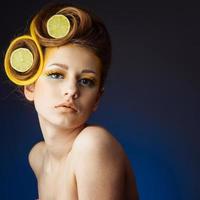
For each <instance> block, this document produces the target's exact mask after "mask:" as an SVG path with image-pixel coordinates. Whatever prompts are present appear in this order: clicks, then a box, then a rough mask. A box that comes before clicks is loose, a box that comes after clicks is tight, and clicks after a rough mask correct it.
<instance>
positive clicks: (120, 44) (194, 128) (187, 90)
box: [0, 0, 200, 200]
mask: <svg viewBox="0 0 200 200" xmlns="http://www.w3.org/2000/svg"><path fill="white" fill-rule="evenodd" d="M45 2H48V1H24V2H23V1H19V0H18V1H16V2H12V3H10V2H5V5H4V6H2V5H1V12H0V17H1V29H0V30H1V31H0V36H1V37H0V41H1V62H0V65H1V70H0V71H1V74H0V109H1V115H0V128H1V129H0V130H1V143H0V153H1V165H0V195H1V196H0V199H3V200H13V199H24V200H28V199H30V200H32V199H34V198H35V197H37V185H36V179H35V177H34V175H33V172H32V171H31V169H30V167H29V165H28V159H27V156H28V153H29V151H30V149H31V147H32V146H33V145H34V144H35V143H36V142H37V141H39V140H41V139H42V136H41V132H40V128H39V124H38V119H37V115H36V113H35V111H34V109H32V107H31V106H30V105H28V104H27V103H25V102H24V101H23V99H22V98H21V97H20V96H18V95H17V94H16V93H14V92H13V90H14V89H15V87H14V86H13V85H12V84H10V82H9V81H8V80H7V78H6V76H5V74H4V72H3V60H2V59H3V54H4V52H5V49H6V47H7V45H8V43H9V41H10V39H12V37H13V36H16V35H18V34H19V33H20V32H23V30H24V27H25V25H26V22H27V20H28V19H30V16H32V15H33V14H34V13H35V12H36V11H37V9H38V8H40V7H41V6H42V5H43V4H44V3H45ZM71 2H73V1H71ZM131 3H132V1H127V0H125V1H123V2H120V3H117V2H115V3H111V2H108V1H104V0H101V1H98V2H95V1H92V0H91V1H89V0H88V1H84V0H82V1H81V0H80V1H76V4H77V5H81V6H84V7H86V8H90V9H92V10H93V11H95V12H96V13H97V14H98V15H99V16H101V17H102V18H103V20H104V21H105V23H106V25H107V27H108V30H109V32H110V34H111V37H112V42H113V63H112V68H111V71H110V75H109V78H108V82H107V85H106V91H105V95H104V96H103V98H102V101H101V104H100V108H99V110H98V112H96V113H95V114H94V115H93V117H92V118H91V120H90V121H91V122H95V123H98V124H101V125H103V126H105V127H106V128H108V129H109V130H110V131H111V132H112V134H113V135H114V136H115V137H116V138H117V139H118V140H119V142H120V143H121V144H122V145H123V147H124V149H125V151H126V153H127V155H128V157H129V159H130V161H131V164H132V167H133V168H134V171H135V175H136V181H137V186H138V191H139V195H140V199H141V200H169V199H170V200H199V199H200V192H199V191H200V182H199V178H200V173H199V169H200V159H199V157H200V145H199V143H200V142H199V141H200V136H199V132H200V123H199V122H200V106H199V102H200V81H199V80H200V77H199V75H200V70H199V66H200V61H199V53H200V28H199V27H200V26H199V25H200V12H199V8H198V7H197V6H196V5H193V6H190V5H189V4H187V5H183V4H181V6H182V7H180V6H178V4H177V5H175V4H173V5H157V6H153V5H147V4H144V5H136V4H135V5H134V4H133V3H132V4H131ZM11 4H12V7H11Z"/></svg>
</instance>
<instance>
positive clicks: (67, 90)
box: [64, 81, 79, 100]
mask: <svg viewBox="0 0 200 200" xmlns="http://www.w3.org/2000/svg"><path fill="white" fill-rule="evenodd" d="M64 96H65V98H66V99H67V100H69V99H72V100H75V99H77V98H78V97H79V88H78V86H77V83H76V81H68V82H67V83H65V86H64Z"/></svg>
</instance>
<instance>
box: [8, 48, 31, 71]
mask: <svg viewBox="0 0 200 200" xmlns="http://www.w3.org/2000/svg"><path fill="white" fill-rule="evenodd" d="M10 64H11V67H12V68H13V69H15V70H16V71H18V72H26V71H27V70H29V69H30V68H31V67H32V64H33V54H32V53H31V51H30V50H29V49H27V48H18V49H15V50H14V51H13V52H12V53H11V56H10Z"/></svg>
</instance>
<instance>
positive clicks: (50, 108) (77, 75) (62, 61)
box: [25, 44, 101, 128]
mask: <svg viewBox="0 0 200 200" xmlns="http://www.w3.org/2000/svg"><path fill="white" fill-rule="evenodd" d="M100 81H101V62H100V60H99V58H98V57H97V56H95V54H94V53H92V52H91V51H90V50H88V49H87V48H84V47H80V46H78V45H73V44H70V45H65V46H61V47H53V48H47V49H46V51H45V55H44V69H43V72H42V74H41V75H40V77H39V78H38V80H37V81H36V82H35V84H34V85H32V86H29V87H30V88H31V89H30V88H29V87H27V86H26V87H25V96H26V97H27V96H29V97H27V98H28V99H29V100H33V101H34V105H35V108H36V111H37V113H38V116H39V118H40V119H42V120H43V121H44V120H45V121H46V122H49V123H52V124H54V125H57V126H58V127H60V128H74V127H76V126H80V125H82V124H83V123H85V122H86V121H87V119H88V118H89V116H90V114H91V113H92V112H93V111H95V110H96V107H97V103H98V100H99V98H100V95H101V92H100ZM28 88H29V89H28ZM30 96H31V97H30Z"/></svg>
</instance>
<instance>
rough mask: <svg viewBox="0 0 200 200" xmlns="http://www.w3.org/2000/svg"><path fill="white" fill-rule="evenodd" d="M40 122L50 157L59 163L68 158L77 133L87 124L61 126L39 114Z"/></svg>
mask: <svg viewBox="0 0 200 200" xmlns="http://www.w3.org/2000/svg"><path fill="white" fill-rule="evenodd" d="M39 122H40V127H41V130H42V134H43V137H44V141H45V146H46V150H47V155H48V158H49V159H50V160H51V161H52V162H57V163H60V162H61V161H62V160H64V159H66V157H67V155H68V153H69V152H70V151H71V148H72V145H73V142H74V140H75V139H76V137H77V135H78V134H79V133H80V132H81V130H82V129H83V128H84V127H85V126H86V124H82V125H80V126H78V127H71V128H61V127H59V126H55V125H54V124H51V123H49V122H47V121H45V120H44V119H43V118H42V117H41V116H39Z"/></svg>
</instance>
